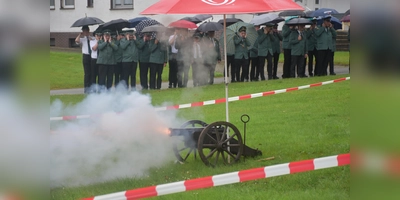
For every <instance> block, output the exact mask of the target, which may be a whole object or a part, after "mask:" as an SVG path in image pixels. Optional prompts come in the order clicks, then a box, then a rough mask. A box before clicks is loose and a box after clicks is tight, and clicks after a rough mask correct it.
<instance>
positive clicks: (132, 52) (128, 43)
mask: <svg viewBox="0 0 400 200" xmlns="http://www.w3.org/2000/svg"><path fill="white" fill-rule="evenodd" d="M137 45H139V43H138V42H137V40H127V39H125V38H123V39H121V41H120V43H119V48H120V49H122V62H137V61H138V60H139V55H138V52H139V50H138V48H137Z"/></svg>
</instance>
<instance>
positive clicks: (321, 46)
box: [314, 16, 336, 76]
mask: <svg viewBox="0 0 400 200" xmlns="http://www.w3.org/2000/svg"><path fill="white" fill-rule="evenodd" d="M322 20H323V23H322V25H321V26H318V27H317V28H316V29H315V30H314V33H315V36H316V37H317V51H318V55H317V56H318V58H317V65H316V66H315V67H316V72H315V75H316V76H326V75H328V72H327V69H328V56H329V54H330V52H331V50H332V49H333V43H332V38H333V36H332V34H333V33H336V31H334V28H333V27H332V24H331V16H325V17H324V18H323V19H322ZM335 37H336V36H335Z"/></svg>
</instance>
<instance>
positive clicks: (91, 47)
mask: <svg viewBox="0 0 400 200" xmlns="http://www.w3.org/2000/svg"><path fill="white" fill-rule="evenodd" d="M96 44H97V40H96V39H94V40H90V49H92V55H91V57H92V59H97V50H96V51H95V50H93V47H94V45H96Z"/></svg>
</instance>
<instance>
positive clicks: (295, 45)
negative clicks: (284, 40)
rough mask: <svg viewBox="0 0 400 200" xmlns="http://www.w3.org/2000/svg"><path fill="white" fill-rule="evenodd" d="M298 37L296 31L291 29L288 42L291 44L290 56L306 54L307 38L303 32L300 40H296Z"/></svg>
mask: <svg viewBox="0 0 400 200" xmlns="http://www.w3.org/2000/svg"><path fill="white" fill-rule="evenodd" d="M298 37H299V32H298V31H292V33H291V34H290V39H289V42H290V44H291V45H292V51H291V52H292V56H302V55H304V54H307V39H306V38H305V36H304V33H303V39H302V40H298Z"/></svg>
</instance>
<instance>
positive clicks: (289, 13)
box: [279, 10, 306, 17]
mask: <svg viewBox="0 0 400 200" xmlns="http://www.w3.org/2000/svg"><path fill="white" fill-rule="evenodd" d="M287 16H306V13H304V12H303V11H302V10H285V11H282V12H281V13H279V17H287Z"/></svg>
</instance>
